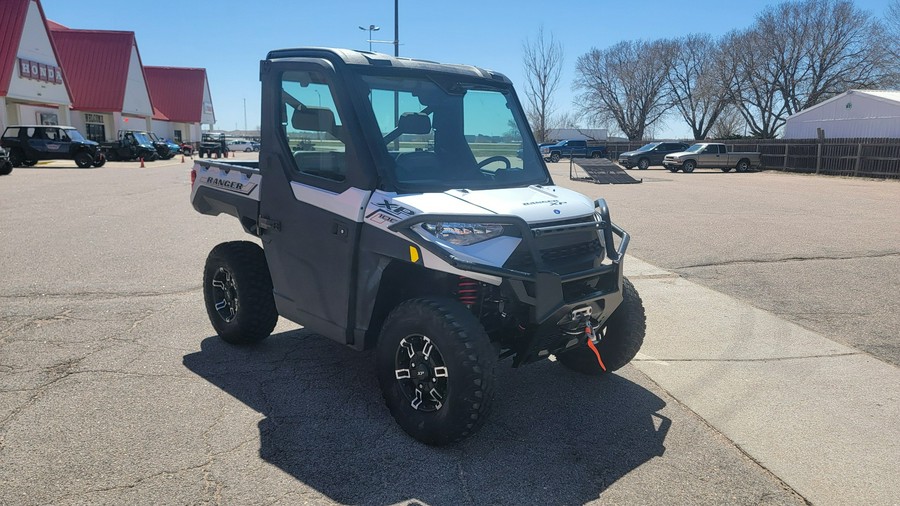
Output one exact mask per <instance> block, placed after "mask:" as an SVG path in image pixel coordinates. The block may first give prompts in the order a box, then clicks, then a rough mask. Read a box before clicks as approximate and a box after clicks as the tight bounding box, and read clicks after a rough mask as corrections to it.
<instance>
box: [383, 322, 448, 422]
mask: <svg viewBox="0 0 900 506" xmlns="http://www.w3.org/2000/svg"><path fill="white" fill-rule="evenodd" d="M448 376H449V371H448V369H447V365H446V362H445V361H444V356H443V355H441V350H439V349H438V347H437V346H435V344H434V342H432V340H431V339H429V338H428V336H424V335H422V334H410V335H408V336H406V337H404V338H403V339H401V340H400V344H399V345H398V346H397V353H396V356H395V360H394V377H395V378H397V381H398V382H399V383H400V389H401V391H402V392H403V394H404V395H405V396H406V400H407V401H409V405H410V406H411V407H412V408H413V409H415V410H417V411H423V412H426V413H431V412H434V411H437V410H439V409H441V407H442V406H443V405H444V401H445V399H446V398H447V378H448Z"/></svg>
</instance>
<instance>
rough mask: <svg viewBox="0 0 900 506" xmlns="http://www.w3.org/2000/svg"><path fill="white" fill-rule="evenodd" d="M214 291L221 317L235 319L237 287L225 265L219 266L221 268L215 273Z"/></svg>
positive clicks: (217, 309) (226, 320)
mask: <svg viewBox="0 0 900 506" xmlns="http://www.w3.org/2000/svg"><path fill="white" fill-rule="evenodd" d="M212 293H213V299H214V300H215V303H216V305H215V307H216V313H217V314H218V315H219V317H220V318H222V319H223V320H224V321H225V322H230V321H231V320H233V319H234V315H235V313H237V305H238V297H237V289H236V288H235V286H234V278H233V277H232V276H231V273H230V272H228V271H227V270H226V269H225V268H223V267H219V270H217V271H216V273H215V274H214V275H213V279H212Z"/></svg>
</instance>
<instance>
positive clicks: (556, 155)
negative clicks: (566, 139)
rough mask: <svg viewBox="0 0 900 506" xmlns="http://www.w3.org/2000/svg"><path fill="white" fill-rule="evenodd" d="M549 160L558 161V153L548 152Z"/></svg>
mask: <svg viewBox="0 0 900 506" xmlns="http://www.w3.org/2000/svg"><path fill="white" fill-rule="evenodd" d="M550 161H551V162H553V163H556V162H558V161H559V153H551V154H550Z"/></svg>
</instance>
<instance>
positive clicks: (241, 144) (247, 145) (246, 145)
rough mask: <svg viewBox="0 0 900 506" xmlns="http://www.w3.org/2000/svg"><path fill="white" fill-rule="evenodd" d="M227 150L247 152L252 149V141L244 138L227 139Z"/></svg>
mask: <svg viewBox="0 0 900 506" xmlns="http://www.w3.org/2000/svg"><path fill="white" fill-rule="evenodd" d="M228 151H244V152H248V153H249V152H250V151H253V143H252V142H251V141H248V140H246V139H235V140H233V141H228Z"/></svg>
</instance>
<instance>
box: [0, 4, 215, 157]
mask: <svg viewBox="0 0 900 506" xmlns="http://www.w3.org/2000/svg"><path fill="white" fill-rule="evenodd" d="M42 123H44V124H60V125H72V126H74V127H76V128H78V129H79V130H80V131H81V132H82V133H84V134H85V135H86V136H87V137H88V138H90V139H93V140H96V141H106V140H111V139H115V138H116V137H117V135H118V131H119V130H148V131H153V132H156V133H157V135H159V136H161V137H168V138H170V139H176V140H179V141H183V142H197V141H199V140H200V136H201V132H200V130H201V127H202V125H209V127H210V129H211V128H212V127H213V125H214V124H215V113H214V111H213V106H212V99H211V96H210V92H209V82H208V81H207V77H206V69H202V68H176V67H144V65H143V62H142V61H141V54H140V51H138V45H137V40H136V38H135V34H134V32H128V31H110V30H81V29H70V28H68V27H66V26H63V25H61V24H59V23H54V22H53V21H50V20H48V19H47V18H46V16H45V15H44V10H43V7H42V6H41V2H40V0H0V132H2V130H3V129H4V128H5V127H6V126H8V125H14V124H42Z"/></svg>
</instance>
